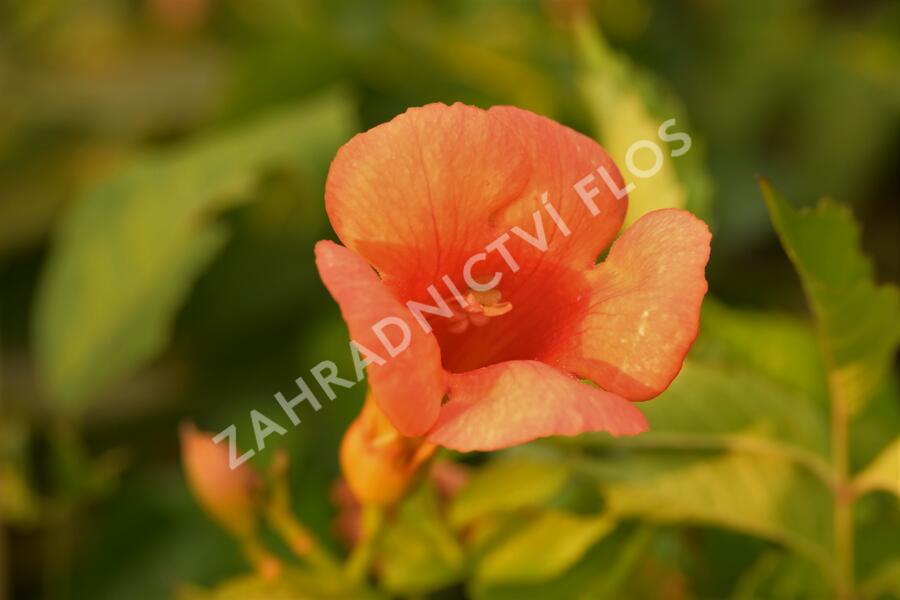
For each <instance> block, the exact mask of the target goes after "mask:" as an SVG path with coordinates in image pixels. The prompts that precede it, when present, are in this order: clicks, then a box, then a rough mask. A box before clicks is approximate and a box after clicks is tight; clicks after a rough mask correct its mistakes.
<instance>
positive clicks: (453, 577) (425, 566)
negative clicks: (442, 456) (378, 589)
mask: <svg viewBox="0 0 900 600" xmlns="http://www.w3.org/2000/svg"><path fill="white" fill-rule="evenodd" d="M378 554H379V557H380V561H379V562H380V564H381V575H382V580H383V583H384V586H385V587H386V588H387V589H388V590H390V591H391V592H393V593H396V594H423V593H426V592H429V591H433V590H437V589H440V588H443V587H446V586H448V585H451V584H453V583H455V582H456V581H458V580H460V579H461V578H462V577H463V573H464V567H465V553H464V551H463V549H462V546H461V545H460V543H459V542H458V541H457V539H456V537H455V536H454V535H453V532H452V531H450V529H449V527H448V526H447V524H446V522H445V521H444V520H443V518H442V515H441V513H440V508H439V506H438V501H437V495H436V493H435V490H434V489H433V488H432V487H431V486H429V485H423V486H421V487H420V488H419V489H418V490H417V491H416V492H415V493H414V494H413V495H412V496H410V497H409V498H408V499H407V500H405V501H404V502H403V503H402V504H401V505H400V508H399V509H398V511H397V514H396V516H395V519H394V521H393V522H392V523H391V524H390V526H389V527H388V528H387V530H386V531H385V532H384V534H383V536H382V539H381V541H380V544H379V551H378Z"/></svg>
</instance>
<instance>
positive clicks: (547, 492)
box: [450, 457, 570, 527]
mask: <svg viewBox="0 0 900 600" xmlns="http://www.w3.org/2000/svg"><path fill="white" fill-rule="evenodd" d="M569 474H570V470H569V468H568V467H567V466H566V465H565V464H564V463H561V462H554V461H549V460H542V459H538V458H531V457H516V458H501V459H498V460H495V461H494V462H492V463H490V464H488V465H487V466H486V467H484V468H482V469H480V470H479V471H477V472H476V473H475V474H474V475H473V476H472V479H471V480H470V481H469V483H468V484H467V485H466V487H465V488H463V489H462V491H460V493H459V495H457V497H456V498H455V500H454V502H453V505H452V506H451V508H450V522H451V523H452V524H453V526H454V527H461V526H463V525H465V524H466V523H469V522H471V521H474V520H475V519H478V518H480V517H483V516H486V515H489V514H492V513H497V512H502V511H512V510H517V509H520V508H526V507H531V506H540V505H541V504H544V503H546V502H547V501H548V500H550V499H551V498H552V497H553V496H555V495H556V494H557V493H558V492H559V491H560V489H562V486H563V485H564V484H565V482H566V480H567V479H568V478H569Z"/></svg>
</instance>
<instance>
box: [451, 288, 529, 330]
mask: <svg viewBox="0 0 900 600" xmlns="http://www.w3.org/2000/svg"><path fill="white" fill-rule="evenodd" d="M446 300H447V301H448V302H447V303H448V305H449V306H450V307H451V308H452V309H453V316H452V317H450V324H449V325H448V326H447V329H448V330H449V331H450V332H451V333H463V332H464V331H465V330H466V329H468V328H469V325H470V324H471V325H474V326H476V327H482V326H483V325H486V324H487V322H488V321H490V319H491V317H499V316H500V315H505V314H506V313H508V312H509V311H511V310H512V308H513V306H512V302H509V301H503V294H502V293H500V290H498V289H496V288H494V289H492V290H488V291H486V292H479V291H475V290H473V289H469V290H468V292H467V293H466V295H465V304H463V303H462V302H461V301H460V300H458V299H456V298H447V299H446ZM457 307H458V308H457Z"/></svg>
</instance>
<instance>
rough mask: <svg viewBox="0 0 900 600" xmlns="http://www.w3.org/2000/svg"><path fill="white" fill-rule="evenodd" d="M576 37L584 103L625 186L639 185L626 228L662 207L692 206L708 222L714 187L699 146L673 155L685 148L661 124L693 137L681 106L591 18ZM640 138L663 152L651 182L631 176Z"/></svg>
mask: <svg viewBox="0 0 900 600" xmlns="http://www.w3.org/2000/svg"><path fill="white" fill-rule="evenodd" d="M575 34H576V40H577V44H578V49H579V56H580V58H581V62H582V63H583V67H582V70H581V73H580V78H579V90H580V92H581V96H582V99H583V101H584V103H585V104H586V106H587V108H588V111H589V113H590V115H591V118H592V120H593V122H594V126H595V129H596V133H597V136H598V138H599V139H600V141H601V142H602V143H603V145H604V147H605V148H606V150H607V151H608V152H609V153H610V155H611V156H612V158H613V160H614V161H615V162H616V165H618V166H619V169H620V170H621V171H622V177H623V178H624V180H625V182H626V183H628V182H632V183H634V184H635V188H634V190H633V191H632V192H630V193H629V195H628V214H627V216H626V218H625V225H626V226H628V225H630V224H631V223H633V222H634V221H636V220H637V219H639V218H640V217H641V216H643V215H644V214H646V213H648V212H650V211H652V210H656V209H660V208H687V209H689V210H691V211H693V212H694V213H696V214H698V215H699V216H700V217H702V218H706V219H708V218H709V216H710V214H709V213H710V201H711V197H712V185H711V183H710V181H711V180H710V178H709V176H708V174H707V173H706V171H705V168H704V166H703V156H702V155H703V152H702V150H701V149H700V148H699V143H698V142H697V140H694V139H692V141H691V147H690V149H689V150H688V152H687V153H686V154H684V155H681V156H678V157H672V156H671V155H670V152H671V151H673V150H674V151H678V150H680V149H681V148H682V142H681V141H675V142H673V143H672V144H670V143H669V142H666V141H663V140H662V139H660V137H659V134H658V130H659V128H660V126H661V125H662V124H663V123H664V122H666V121H668V120H669V119H675V120H676V122H675V124H674V125H673V126H672V127H671V129H670V130H669V133H670V134H674V133H678V132H685V133H688V134H690V130H689V128H688V124H687V120H686V119H685V117H684V115H683V112H684V111H683V109H681V107H680V106H679V105H678V102H677V101H676V100H675V98H674V97H673V96H672V95H671V94H669V93H666V92H664V91H662V89H661V86H660V85H659V84H658V83H657V82H656V81H654V80H652V79H651V78H650V77H649V76H648V75H646V74H645V73H642V72H640V71H639V70H638V69H636V68H635V67H634V66H633V65H631V64H630V63H629V62H628V61H627V59H625V58H624V57H622V56H619V55H617V54H616V53H615V52H613V50H612V49H611V48H609V46H608V45H607V43H606V40H604V39H603V36H602V35H601V34H600V32H599V31H598V29H597V28H596V27H595V26H594V25H593V24H592V23H591V22H589V21H588V20H586V19H582V20H580V21H578V22H577V23H576V26H575ZM640 140H647V141H650V142H654V143H656V144H658V145H659V147H660V148H661V149H662V154H663V162H662V168H661V169H660V170H659V172H657V173H655V174H654V175H652V176H649V177H647V178H646V179H641V178H638V177H636V176H633V175H631V174H630V173H629V172H628V170H627V166H626V164H627V163H626V160H625V159H626V155H627V152H628V149H629V147H631V145H632V144H634V143H635V142H637V141H640ZM649 157H650V152H649V151H648V150H641V151H639V152H636V153H635V156H634V162H635V165H636V166H637V167H638V168H640V169H648V168H649V167H650V166H651V165H652V164H653V162H652V161H653V160H654V159H651V158H649Z"/></svg>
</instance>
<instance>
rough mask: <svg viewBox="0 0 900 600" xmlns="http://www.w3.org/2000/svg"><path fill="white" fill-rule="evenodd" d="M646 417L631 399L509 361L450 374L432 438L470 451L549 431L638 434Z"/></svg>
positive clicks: (553, 371)
mask: <svg viewBox="0 0 900 600" xmlns="http://www.w3.org/2000/svg"><path fill="white" fill-rule="evenodd" d="M646 430H647V420H646V419H645V418H644V415H643V414H642V413H641V411H640V410H638V409H637V408H636V407H635V406H634V405H633V404H631V403H630V402H628V401H627V400H625V399H624V398H620V397H619V396H616V395H614V394H610V393H609V392H604V391H603V390H601V389H598V388H596V387H593V386H591V385H589V384H586V383H582V382H580V381H578V380H577V379H575V378H574V377H572V376H570V375H567V374H565V373H563V372H562V371H559V370H557V369H554V368H553V367H550V366H547V365H545V364H543V363H540V362H536V361H511V362H506V363H500V364H496V365H492V366H489V367H484V368H482V369H478V370H475V371H469V372H467V373H462V374H458V375H452V376H451V377H450V401H449V402H448V403H447V404H445V405H444V406H443V408H442V409H441V414H440V416H439V417H438V420H437V422H436V423H435V424H434V427H433V428H432V429H431V431H430V432H428V434H427V438H428V441H430V442H433V443H435V444H440V445H441V446H445V447H447V448H452V449H454V450H460V451H463V452H468V451H471V450H484V451H488V450H497V449H499V448H506V447H508V446H514V445H516V444H522V443H525V442H529V441H531V440H533V439H536V438H539V437H546V436H550V435H576V434H579V433H582V432H585V431H608V432H610V433H612V434H613V435H635V434H638V433H641V432H643V431H646Z"/></svg>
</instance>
